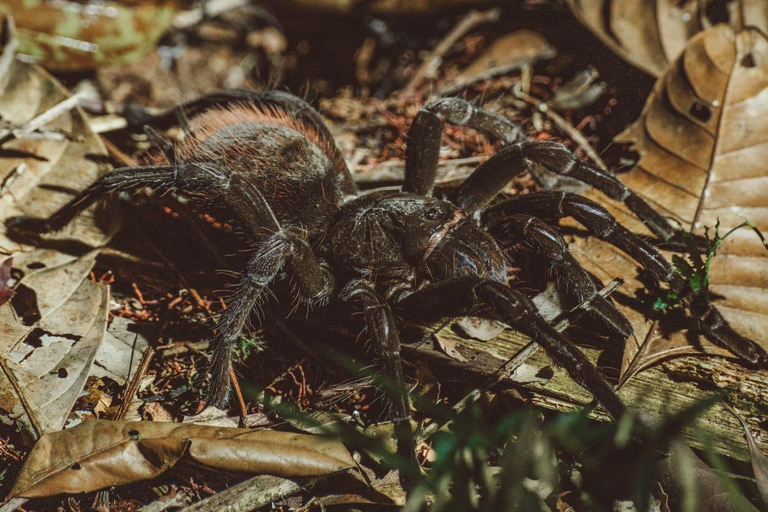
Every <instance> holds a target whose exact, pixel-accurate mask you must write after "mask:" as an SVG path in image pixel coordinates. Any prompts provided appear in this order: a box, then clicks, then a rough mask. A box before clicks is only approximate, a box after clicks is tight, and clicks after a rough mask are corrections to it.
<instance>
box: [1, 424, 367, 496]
mask: <svg viewBox="0 0 768 512" xmlns="http://www.w3.org/2000/svg"><path fill="white" fill-rule="evenodd" d="M182 458H184V459H185V460H186V461H187V462H194V463H197V464H202V465H204V466H206V467H208V468H212V469H220V470H227V471H244V472H250V473H263V474H269V475H276V476H282V477H297V476H319V475H325V474H329V473H335V472H337V471H342V470H344V469H347V468H350V467H353V466H354V465H355V463H354V461H353V460H352V457H351V455H350V454H349V452H348V451H347V449H346V448H344V445H343V444H342V443H341V442H339V441H336V440H333V439H329V438H326V437H321V436H312V435H306V434H294V433H291V432H278V431H273V430H249V429H244V428H221V427H210V426H203V425H190V424H184V423H157V422H151V421H106V420H93V419H89V420H86V421H84V422H83V423H81V424H79V425H77V426H76V427H73V428H71V429H68V430H63V431H60V432H55V433H52V434H47V435H45V436H43V437H42V438H41V439H40V440H39V441H38V442H37V444H36V445H35V446H34V448H33V449H32V451H31V452H30V454H29V456H28V457H27V460H26V462H25V464H24V467H23V468H22V470H21V473H20V474H19V477H18V479H17V480H16V483H15V485H14V487H13V490H12V491H11V496H12V497H25V498H37V497H43V496H53V495H55V494H60V493H80V492H92V491H95V490H98V489H103V488H105V487H110V486H113V485H124V484H128V483H131V482H137V481H140V480H147V479H151V478H154V477H156V476H158V475H160V474H161V473H163V472H165V471H167V470H168V469H170V468H171V467H173V466H174V465H175V464H176V463H177V462H178V461H179V460H181V459H182Z"/></svg>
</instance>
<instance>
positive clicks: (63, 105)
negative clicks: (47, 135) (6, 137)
mask: <svg viewBox="0 0 768 512" xmlns="http://www.w3.org/2000/svg"><path fill="white" fill-rule="evenodd" d="M83 96H84V94H83V93H77V94H73V95H72V96H70V97H69V98H67V99H65V100H64V101H61V102H59V103H57V104H56V105H54V106H52V107H51V108H49V109H48V110H46V111H45V112H43V113H42V114H40V115H38V116H35V117H34V118H32V119H30V120H29V121H27V122H26V123H24V124H23V125H21V126H19V127H18V128H16V129H15V130H13V135H14V136H15V137H16V138H17V139H21V138H23V137H25V136H28V135H29V134H31V133H32V132H34V131H36V130H39V129H40V128H42V127H43V126H45V125H46V124H48V123H50V122H51V121H53V120H54V119H56V118H57V117H59V116H61V115H62V114H64V113H65V112H69V111H70V110H72V109H73V108H75V107H76V106H77V104H78V103H79V102H80V98H82V97H83Z"/></svg>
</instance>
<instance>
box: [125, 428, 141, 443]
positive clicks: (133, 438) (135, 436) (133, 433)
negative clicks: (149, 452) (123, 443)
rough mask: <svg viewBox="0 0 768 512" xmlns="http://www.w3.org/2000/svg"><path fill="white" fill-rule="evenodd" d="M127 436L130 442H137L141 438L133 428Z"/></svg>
mask: <svg viewBox="0 0 768 512" xmlns="http://www.w3.org/2000/svg"><path fill="white" fill-rule="evenodd" d="M128 435H129V436H130V437H131V441H138V440H139V439H140V438H141V434H139V431H138V430H136V429H135V428H132V429H131V430H129V431H128Z"/></svg>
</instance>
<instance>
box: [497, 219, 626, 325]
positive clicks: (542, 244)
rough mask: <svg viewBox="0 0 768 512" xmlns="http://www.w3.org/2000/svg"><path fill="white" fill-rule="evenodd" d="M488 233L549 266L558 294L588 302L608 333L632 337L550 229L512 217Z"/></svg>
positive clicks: (541, 223) (535, 221)
mask: <svg viewBox="0 0 768 512" xmlns="http://www.w3.org/2000/svg"><path fill="white" fill-rule="evenodd" d="M488 231H489V232H490V233H491V235H492V236H493V237H494V238H495V239H497V240H499V241H501V242H502V244H503V245H507V246H512V245H517V244H520V243H525V244H526V245H527V246H529V247H530V248H532V250H533V251H534V253H535V254H536V255H537V256H538V257H541V258H544V259H545V260H546V262H547V263H548V264H549V271H550V273H551V274H552V275H553V276H554V277H555V280H556V283H557V287H558V290H559V291H560V292H561V293H564V294H565V295H566V296H568V297H570V298H571V299H573V300H575V301H576V302H577V303H582V302H584V301H590V310H591V311H592V312H593V313H594V314H595V315H596V316H597V317H599V318H600V319H601V320H602V321H603V322H604V323H605V324H606V325H607V326H608V327H609V328H610V329H612V330H613V331H615V332H616V333H618V334H620V335H621V336H622V337H624V338H627V337H629V336H630V335H631V334H632V325H631V324H630V323H629V320H627V318H626V317H625V316H624V315H623V314H622V313H621V312H620V311H619V310H618V309H616V307H615V306H614V305H613V303H612V302H611V301H610V300H609V299H607V298H604V297H601V296H600V295H599V293H598V292H599V291H600V287H599V286H598V284H599V280H598V279H597V278H596V277H595V276H593V275H592V274H590V273H589V272H587V271H586V270H585V269H584V267H582V266H581V265H580V264H579V262H578V261H576V259H575V258H574V257H573V256H572V255H571V253H570V252H569V251H568V246H567V245H566V243H565V240H563V237H562V235H561V234H560V232H559V231H558V230H557V229H556V228H555V227H554V226H552V225H550V224H548V223H546V222H544V221H543V220H541V219H539V218H536V217H532V216H530V215H522V214H518V215H512V216H510V217H504V218H503V219H501V220H497V221H496V222H494V223H492V224H490V225H489V226H488Z"/></svg>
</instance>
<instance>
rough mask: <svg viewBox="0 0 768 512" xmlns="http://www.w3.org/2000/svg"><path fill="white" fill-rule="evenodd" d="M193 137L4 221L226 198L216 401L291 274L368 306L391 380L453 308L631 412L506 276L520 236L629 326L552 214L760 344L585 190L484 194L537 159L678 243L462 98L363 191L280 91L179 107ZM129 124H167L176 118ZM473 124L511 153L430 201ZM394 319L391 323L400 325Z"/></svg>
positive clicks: (416, 126)
mask: <svg viewBox="0 0 768 512" xmlns="http://www.w3.org/2000/svg"><path fill="white" fill-rule="evenodd" d="M181 108H182V110H183V112H184V113H185V116H189V119H190V121H189V124H188V125H186V126H185V127H184V128H185V131H186V137H185V139H184V140H183V141H182V142H180V143H178V144H171V143H170V142H167V141H166V140H164V139H162V138H161V137H160V136H159V135H157V133H156V132H155V131H154V130H152V129H149V128H148V129H147V133H148V134H149V135H150V136H151V137H152V138H153V139H154V140H155V142H156V143H157V144H158V145H159V147H160V149H161V155H160V156H159V157H158V156H155V157H153V161H152V162H151V163H150V165H146V166H142V167H135V168H121V169H116V170H114V171H113V172H111V173H109V174H107V175H105V176H104V177H102V178H101V179H99V180H98V181H96V182H95V183H93V184H92V185H91V186H89V187H88V188H87V189H85V190H84V191H83V192H81V193H80V194H79V195H77V197H75V198H74V199H73V200H72V201H71V202H69V203H68V204H66V205H65V206H64V207H62V208H61V209H60V210H58V211H57V212H56V213H54V214H53V215H52V216H51V217H50V218H48V219H32V218H16V219H14V220H13V221H12V222H9V224H12V225H14V226H15V227H16V228H17V229H23V230H27V231H35V232H47V231H53V230H58V229H60V228H62V227H63V226H64V225H65V224H67V223H68V222H69V221H70V220H71V219H72V218H73V217H74V216H75V215H77V214H78V213H79V212H81V211H82V210H83V209H85V208H86V207H88V206H89V205H90V204H92V203H93V202H94V201H96V199H97V198H99V197H100V196H101V195H102V194H104V193H106V192H118V191H128V192H133V191H137V190H139V189H143V188H147V187H148V188H151V189H154V190H160V191H167V190H169V189H175V190H179V191H183V192H185V193H187V194H190V195H191V197H192V198H194V199H197V200H198V201H199V202H200V203H201V204H203V205H215V206H218V207H223V208H224V209H225V210H227V211H228V212H229V214H230V215H231V217H232V218H233V219H234V222H235V223H236V224H237V226H238V227H239V228H240V229H241V230H242V232H243V233H244V235H245V236H246V237H247V238H248V240H249V241H250V242H252V247H253V252H252V254H251V255H250V260H249V263H248V267H247V269H246V270H245V271H244V272H243V273H242V277H241V279H240V281H239V283H238V284H237V287H236V289H235V291H234V293H233V294H232V295H231V296H230V297H229V299H228V300H227V309H226V310H225V311H224V312H223V313H222V314H221V319H220V321H219V324H218V329H217V332H216V338H215V351H214V355H213V359H212V362H211V367H210V376H211V388H210V395H209V401H210V402H212V403H214V404H218V405H221V404H223V403H225V402H226V400H227V395H228V390H229V379H230V377H229V368H230V364H231V363H230V353H231V349H232V346H233V343H234V342H235V340H236V339H237V338H238V337H239V336H240V333H241V331H242V330H243V328H244V327H245V325H246V323H247V321H248V318H249V316H250V315H251V314H252V312H253V309H254V308H255V307H256V306H257V304H258V302H259V300H260V299H261V298H262V297H263V296H264V294H265V291H266V290H267V288H268V287H269V286H270V285H271V284H272V283H273V282H274V281H275V280H276V279H278V278H280V276H282V275H283V274H286V275H288V276H289V277H290V278H291V279H293V280H294V282H295V284H296V291H297V294H298V297H299V300H300V301H302V302H304V303H306V304H310V305H313V306H315V308H314V310H315V311H316V312H317V311H322V307H323V306H325V305H327V304H328V303H329V301H343V302H350V303H352V304H355V305H357V307H358V308H359V310H360V311H361V312H363V313H364V317H365V320H366V324H367V330H368V333H369V335H370V336H371V338H372V340H373V342H374V346H375V347H376V353H377V356H378V358H379V361H380V366H381V370H382V373H383V375H384V377H385V378H387V379H390V380H391V381H394V382H395V383H402V381H403V372H402V367H401V362H400V337H399V334H398V329H399V327H400V326H401V323H400V322H404V323H406V324H407V323H421V324H423V323H426V322H432V321H437V320H439V319H443V318H447V317H455V316H462V315H475V316H484V317H488V318H492V319H495V320H498V321H501V322H502V323H505V324H507V325H509V326H511V327H513V328H515V329H517V330H519V331H521V332H523V333H525V334H526V335H528V336H530V337H531V338H532V339H533V340H535V341H536V342H537V343H539V344H541V345H542V346H543V347H544V348H545V349H546V351H547V352H548V353H549V355H550V356H551V357H552V358H553V359H554V360H555V361H556V363H557V364H559V365H560V366H562V367H563V368H565V369H566V370H567V372H568V374H569V375H570V376H571V377H572V378H573V379H574V380H575V381H576V382H578V383H579V384H580V385H582V386H584V387H585V388H587V389H588V390H589V391H590V392H591V393H592V394H593V395H594V396H595V398H597V400H598V401H599V402H600V403H601V404H602V405H603V406H604V407H605V409H606V410H607V411H608V412H609V413H610V414H611V415H612V416H614V417H617V416H619V415H620V414H622V411H623V410H624V405H623V403H622V401H621V399H620V398H619V397H618V395H617V394H616V392H615V391H614V389H613V387H612V386H611V385H610V384H608V383H607V382H606V381H605V380H604V379H603V377H602V376H601V375H600V373H599V372H598V371H597V369H596V368H595V366H594V365H593V364H592V363H591V362H590V361H589V360H588V359H587V358H586V357H585V356H584V355H583V354H582V353H581V352H580V351H579V350H578V349H577V348H576V347H575V346H574V345H573V344H572V343H571V342H570V341H569V340H568V338H567V337H566V336H564V335H563V334H560V333H559V332H557V331H556V330H555V329H553V328H552V327H551V326H550V325H549V324H548V323H547V322H546V321H545V320H544V319H543V318H542V317H541V316H540V315H539V313H538V312H537V309H536V307H535V306H534V305H533V303H532V302H531V300H530V299H529V297H528V296H527V295H526V294H525V293H523V292H522V291H520V290H518V289H515V288H512V287H510V286H509V285H508V283H507V281H508V276H507V264H508V261H507V257H506V255H505V251H504V250H503V249H502V247H504V248H506V247H512V246H514V245H516V244H519V243H521V242H526V243H527V245H528V246H529V249H532V250H533V251H534V253H535V254H536V256H537V257H538V258H539V259H542V260H544V261H546V262H548V265H546V267H547V268H548V269H549V271H550V272H551V274H552V275H553V277H555V279H556V282H557V283H558V285H559V288H560V291H561V293H563V294H565V295H567V296H568V297H570V298H571V299H573V300H574V301H578V302H581V301H585V300H589V299H591V300H592V309H593V311H594V313H595V314H596V315H597V316H598V317H599V318H600V319H601V321H602V322H603V323H605V324H607V326H608V327H609V328H610V329H611V330H613V331H614V332H616V333H619V334H621V335H622V336H629V335H630V334H631V331H632V328H631V326H630V324H629V322H628V321H627V319H626V318H625V317H624V316H623V315H622V314H621V313H620V312H619V311H618V310H617V309H616V308H615V306H614V305H613V304H612V302H611V301H610V300H608V299H605V298H602V297H600V296H599V295H598V291H599V289H600V287H601V285H600V283H599V281H598V280H597V279H596V278H595V277H594V276H592V275H591V274H589V273H588V272H587V271H586V270H584V269H583V268H582V267H581V265H579V264H578V263H577V262H576V260H575V259H574V258H573V257H572V256H571V255H570V254H569V252H568V250H567V247H566V244H565V242H564V240H563V237H562V236H561V234H560V232H559V230H558V228H557V227H556V226H557V222H558V220H559V219H560V218H563V217H573V218H574V219H576V220H577V221H578V222H579V223H581V224H582V225H583V226H585V227H586V228H587V229H588V230H589V231H590V232H592V233H593V234H594V235H595V236H597V237H599V238H601V239H603V240H606V241H607V242H609V243H611V244H613V245H614V246H616V247H618V248H619V249H621V250H623V251H624V252H626V253H627V254H629V255H630V256H631V257H633V258H634V259H635V260H637V261H638V262H639V263H640V264H641V265H642V266H643V267H644V268H645V269H646V270H647V271H648V272H649V273H650V274H651V275H652V276H653V277H654V278H655V279H656V280H658V281H661V282H664V283H666V284H667V285H668V286H669V288H670V289H671V290H672V291H673V292H674V293H675V294H676V295H677V296H678V297H681V298H682V301H683V303H684V304H685V305H686V306H687V308H688V310H689V312H690V314H691V317H692V320H693V321H694V322H695V323H696V324H697V326H698V328H699V329H700V331H701V332H703V333H704V334H705V335H706V336H707V337H708V338H709V339H711V340H713V341H715V342H716V343H719V344H721V345H724V346H726V347H728V348H729V349H731V350H732V351H733V352H734V353H736V354H737V355H739V356H741V357H742V358H743V359H745V360H746V361H749V362H750V363H759V362H761V361H762V360H763V359H764V354H763V352H762V351H761V350H760V349H759V347H757V346H756V345H755V344H754V343H752V342H751V341H749V340H747V339H745V338H743V337H742V336H740V335H739V334H737V333H736V332H735V331H734V330H733V329H732V328H731V327H730V326H729V325H728V324H727V323H726V322H725V321H724V319H723V317H722V316H721V315H720V313H719V312H718V311H717V309H715V308H714V307H713V306H712V305H711V304H710V303H709V302H708V301H707V299H706V297H704V296H703V295H701V294H699V293H697V292H694V291H693V290H692V289H691V287H690V286H689V284H688V283H687V281H686V280H685V279H684V278H683V277H682V276H681V275H680V274H679V273H678V272H677V271H676V270H675V268H674V267H673V266H672V265H671V264H670V263H669V262H668V261H667V260H666V259H665V258H664V257H663V256H661V255H660V254H659V253H658V252H657V251H656V249H655V248H654V247H653V246H652V245H651V244H650V243H648V241H646V240H645V239H643V238H640V237H638V236H637V235H635V234H633V233H632V232H630V231H629V230H627V229H626V228H624V227H623V226H621V225H620V224H618V223H617V222H616V220H615V219H614V218H613V217H612V216H611V215H610V214H609V213H608V211H607V210H606V209H605V208H603V207H602V206H600V205H599V204H597V203H595V202H594V201H591V200H589V199H586V198H584V197H581V196H578V195H575V194H572V193H567V192H552V191H544V192H538V193H531V194H526V195H520V196H515V197H511V198H509V199H506V200H503V201H500V202H495V203H494V204H493V205H492V206H488V205H489V203H491V201H492V200H493V199H494V198H495V197H496V196H497V195H498V194H499V192H500V191H501V190H502V189H503V188H504V187H505V186H506V185H507V183H508V182H509V181H510V180H511V179H512V178H513V177H515V176H516V175H517V174H519V173H520V172H522V171H523V170H525V169H526V168H527V165H528V163H529V162H536V163H538V164H539V165H542V166H544V167H545V168H546V169H548V170H549V171H552V172H555V173H559V174H561V175H565V176H569V177H571V178H575V179H578V180H581V181H583V182H585V183H587V184H590V185H592V186H594V187H596V188H598V189H599V190H601V191H602V192H604V193H605V194H606V195H607V196H609V197H611V198H612V199H615V200H618V201H622V202H624V204H625V205H626V206H627V207H628V209H630V210H631V211H633V212H634V213H635V214H636V215H637V216H638V217H639V218H640V219H641V220H642V221H643V222H644V223H645V224H646V225H647V226H648V228H649V229H650V230H651V231H652V232H653V233H654V234H655V235H657V236H658V237H659V238H660V239H661V240H669V239H671V238H673V237H674V236H675V234H676V233H675V230H674V228H672V226H671V225H670V223H669V222H668V221H667V219H666V218H665V217H663V216H661V215H660V214H659V213H657V212H656V211H655V210H653V209H652V208H651V207H650V206H649V205H648V204H647V203H646V202H645V201H643V200H642V199H641V198H640V197H639V196H637V195H636V194H634V193H633V192H632V191H631V190H629V189H627V188H626V187H625V186H624V185H623V183H622V182H621V181H620V180H618V179H616V178H615V177H614V176H613V175H612V174H610V173H606V172H603V171H601V170H599V169H597V168H595V167H592V166H590V165H588V164H586V163H584V162H582V161H581V160H579V159H578V158H576V157H575V156H574V155H573V154H572V153H570V152H569V151H568V150H567V149H566V148H565V147H564V146H563V145H561V144H558V143H553V142H531V141H527V140H526V139H525V137H524V136H523V133H522V131H521V129H520V128H519V127H518V126H516V125H515V124H513V123H512V122H511V121H509V120H507V119H506V118H504V117H502V116H499V115H497V114H494V113H491V112H488V111H486V110H483V109H482V108H479V107H477V106H474V105H473V104H471V103H469V102H467V101H464V100H462V99H457V98H448V99H440V100H436V101H433V102H431V103H429V104H427V105H426V106H425V107H424V108H423V109H422V110H421V111H420V112H419V114H418V115H417V117H416V118H415V119H414V122H413V124H412V127H411V129H410V132H409V140H408V147H407V151H406V172H405V182H404V183H403V186H402V190H401V191H391V190H374V191H372V192H369V193H366V194H360V193H359V192H358V190H357V187H356V186H355V183H354V182H353V180H352V178H351V176H350V173H349V170H348V168H347V165H346V164H345V162H344V159H343V158H342V156H341V154H340V152H339V150H338V148H337V147H336V145H335V143H334V141H333V138H332V137H331V134H330V132H329V130H328V128H327V127H326V126H325V124H324V122H323V120H322V118H321V117H320V115H319V114H318V113H317V112H316V111H315V110H314V109H312V108H311V107H310V106H309V105H308V104H307V103H305V102H304V101H302V100H300V99H299V98H296V97H295V96H292V95H290V94H287V93H283V92H278V91H269V92H247V91H228V92H224V93H219V94H214V95H210V96H206V97H202V98H200V99H198V100H196V101H193V102H190V103H188V104H185V105H182V106H181ZM144 115H145V114H144V113H143V111H141V110H137V111H136V112H134V118H136V119H134V121H137V120H138V122H140V123H141V124H144V122H146V124H148V125H151V124H154V123H157V124H158V125H159V124H162V123H165V122H168V120H169V119H170V118H171V117H172V115H173V112H171V111H169V112H166V113H164V114H162V115H159V116H155V117H146V118H145V119H142V118H141V117H142V116H144ZM446 122H447V123H452V124H456V125H462V126H467V127H471V128H474V129H476V130H478V131H480V132H482V133H484V134H486V135H487V136H488V137H489V138H491V139H492V140H497V141H501V142H502V143H503V144H504V146H503V148H502V149H501V150H500V151H499V152H498V153H497V154H496V155H494V156H493V157H491V158H490V159H489V160H487V161H486V162H485V163H483V164H482V165H480V166H479V167H478V168H477V169H476V170H475V171H474V172H473V173H472V175H471V176H470V177H469V178H468V179H467V180H466V181H465V182H464V183H463V184H462V185H461V186H460V187H459V188H458V189H457V190H456V191H454V192H452V193H450V194H449V195H448V197H441V198H437V197H433V194H434V193H435V175H436V169H437V164H438V153H439V147H440V142H441V137H442V132H443V127H444V123H446ZM396 319H397V321H396ZM404 389H405V387H404V386H402V385H401V386H392V388H391V389H389V390H387V393H388V395H389V398H390V400H391V402H392V406H393V408H392V412H393V416H394V418H393V419H394V420H396V421H399V422H400V424H401V425H402V424H405V423H407V421H408V419H409V418H410V414H411V409H410V406H409V400H408V396H407V393H406V392H405V391H403V390H404Z"/></svg>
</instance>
